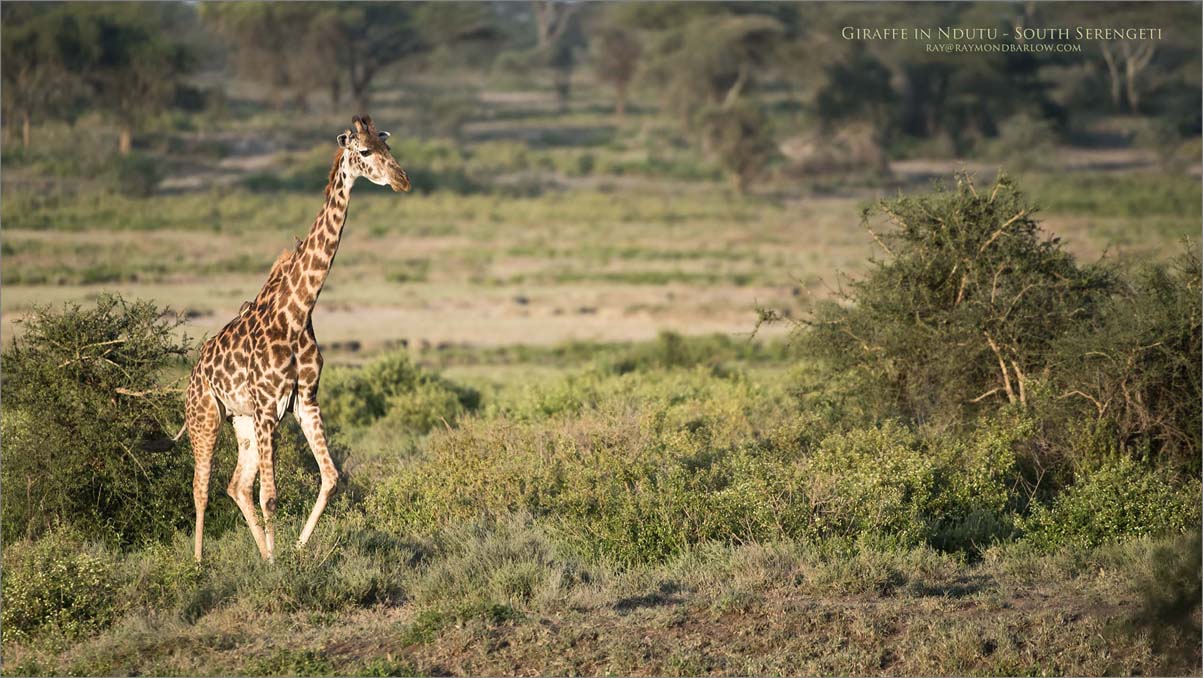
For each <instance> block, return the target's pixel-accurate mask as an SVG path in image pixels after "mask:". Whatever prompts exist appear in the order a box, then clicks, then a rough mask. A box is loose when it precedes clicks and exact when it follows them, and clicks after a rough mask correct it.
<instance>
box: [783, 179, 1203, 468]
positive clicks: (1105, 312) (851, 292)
mask: <svg viewBox="0 0 1203 678" xmlns="http://www.w3.org/2000/svg"><path fill="white" fill-rule="evenodd" d="M1035 211H1036V208H1035V207H1034V206H1033V205H1031V204H1030V203H1029V202H1028V201H1027V200H1026V199H1025V198H1024V196H1023V194H1022V193H1021V192H1020V191H1019V190H1018V189H1017V188H1016V187H1015V186H1014V184H1012V183H1011V182H1010V181H1009V180H1008V179H1007V178H1006V177H1002V178H1000V179H999V181H998V183H996V184H995V185H994V186H993V187H991V188H990V189H989V190H982V191H978V190H977V189H976V188H975V187H974V185H973V183H972V182H971V181H970V180H969V179H968V178H967V177H961V178H960V179H959V180H958V182H957V184H956V186H955V187H954V188H953V189H951V190H942V191H939V192H937V193H935V194H933V195H930V196H923V197H919V198H910V197H904V198H899V199H897V200H891V201H883V202H881V203H880V204H879V205H878V206H877V213H879V214H881V215H884V216H885V217H887V218H888V219H889V220H891V221H892V222H894V224H895V225H896V228H895V229H894V230H892V231H890V232H888V233H883V234H881V235H880V236H878V235H877V234H873V235H874V237H875V238H877V239H878V242H879V243H880V244H881V246H882V248H883V249H884V250H885V252H886V255H887V257H886V259H885V260H884V261H878V262H875V263H874V267H873V268H872V270H871V271H870V272H869V273H868V274H867V275H866V276H864V277H863V278H862V279H859V280H855V281H852V282H851V283H850V285H849V286H848V287H847V288H846V290H845V291H844V293H843V294H842V298H840V299H837V300H833V301H828V302H822V303H820V304H819V305H818V306H817V307H816V309H815V312H814V315H813V318H812V319H811V320H810V321H809V322H807V323H805V324H804V325H803V326H801V328H800V330H799V332H798V334H797V337H798V339H799V340H800V342H799V343H800V344H801V346H802V348H803V350H804V353H805V354H807V355H809V356H813V357H816V358H819V359H821V360H823V361H824V362H825V365H826V367H827V368H828V370H829V371H830V373H833V374H835V375H839V380H838V383H839V384H840V387H841V389H842V393H839V394H837V399H839V400H841V401H843V402H855V403H858V404H859V405H860V406H861V407H864V408H865V410H866V418H867V419H869V420H876V419H879V418H881V417H889V416H898V417H902V418H903V419H904V420H907V421H911V422H929V423H934V424H937V425H941V426H953V427H965V426H972V425H973V422H974V420H975V417H977V416H981V415H989V414H991V413H994V412H998V411H1000V410H1002V409H1005V408H1007V407H1013V408H1018V409H1020V410H1024V411H1028V412H1035V413H1038V415H1039V416H1038V418H1039V419H1040V422H1041V429H1042V431H1043V433H1044V436H1043V437H1042V438H1041V439H1040V440H1039V441H1038V442H1039V444H1040V445H1039V446H1040V447H1041V450H1042V451H1043V452H1044V453H1046V454H1049V455H1052V456H1054V457H1066V456H1069V457H1076V456H1082V455H1085V456H1092V457H1096V458H1097V456H1098V453H1099V452H1101V451H1103V450H1101V449H1099V441H1100V440H1101V439H1102V438H1103V437H1105V438H1106V439H1108V440H1111V441H1113V445H1117V446H1118V448H1119V449H1120V450H1122V451H1125V452H1127V453H1129V454H1137V455H1152V456H1154V457H1156V456H1164V457H1169V458H1171V459H1173V460H1175V461H1176V462H1177V463H1179V464H1181V465H1183V466H1184V467H1185V468H1188V469H1190V470H1193V471H1197V470H1198V468H1199V462H1198V460H1199V455H1200V450H1201V449H1203V446H1201V444H1200V418H1199V408H1198V401H1199V398H1200V378H1201V374H1200V367H1199V365H1200V358H1201V354H1200V339H1201V332H1200V326H1201V322H1200V320H1201V311H1200V304H1199V291H1200V272H1199V259H1198V254H1197V253H1196V252H1194V251H1193V249H1192V248H1193V246H1191V247H1188V248H1187V249H1188V250H1190V251H1189V252H1188V253H1187V254H1186V255H1184V256H1183V257H1182V258H1180V260H1179V261H1178V262H1177V263H1175V264H1174V265H1172V266H1166V265H1165V264H1152V265H1149V266H1147V267H1146V268H1145V269H1144V270H1142V271H1140V272H1138V273H1137V274H1136V275H1134V276H1133V275H1124V274H1123V273H1122V272H1121V271H1120V270H1118V269H1116V267H1113V266H1104V265H1101V264H1098V265H1080V264H1078V263H1077V262H1076V261H1075V260H1074V258H1073V257H1072V256H1071V255H1070V254H1069V253H1068V252H1066V251H1065V249H1064V248H1063V246H1062V244H1061V242H1060V240H1059V239H1058V238H1055V237H1047V236H1045V235H1044V234H1042V232H1041V231H1040V228H1039V225H1038V224H1037V222H1036V221H1035V220H1034V219H1033V218H1032V216H1033V214H1034V213H1035ZM869 215H870V213H869V212H867V213H866V221H867V220H868V217H869ZM871 232H872V231H871ZM1087 423H1089V426H1087ZM1086 429H1090V430H1093V431H1095V432H1096V434H1099V433H1102V434H1105V436H1102V437H1100V435H1095V436H1094V437H1090V436H1088V435H1087V434H1086V433H1085V431H1086ZM1103 449H1106V448H1105V447H1104V448H1103Z"/></svg>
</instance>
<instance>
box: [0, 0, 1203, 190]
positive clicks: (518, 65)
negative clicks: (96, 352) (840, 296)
mask: <svg viewBox="0 0 1203 678" xmlns="http://www.w3.org/2000/svg"><path fill="white" fill-rule="evenodd" d="M1199 20H1200V7H1199V5H1197V4H1190V3H1136V4H1133V3H1106V4H1100V3H1089V4H1083V3H1068V4H1062V3H1051V4H1042V3H1031V2H1027V3H1006V4H1002V3H973V4H971V3H922V4H914V3H899V4H893V5H879V4H859V3H857V4H851V5H847V4H821V3H772V2H756V3H735V2H730V3H727V2H713V3H711V2H707V3H658V2H641V3H613V4H610V3H568V2H552V1H546V0H538V1H534V2H530V3H508V2H494V3H361V2H354V3H352V2H347V3H337V2H336V3H304V2H297V3H270V2H262V3H202V4H175V3H136V4H127V3H113V4H109V3H46V4H43V3H25V2H7V3H5V4H4V7H3V10H2V22H3V26H4V31H3V67H2V70H3V85H4V88H3V113H4V120H5V125H6V127H5V133H6V138H7V139H13V138H14V136H15V135H16V133H17V132H18V130H19V134H20V136H21V139H22V143H23V144H24V145H25V146H28V145H29V144H30V143H32V141H31V134H32V131H31V130H32V127H33V126H34V125H36V124H38V122H39V121H42V120H47V119H67V120H71V119H74V118H76V117H77V116H80V115H81V114H84V113H87V112H91V111H98V112H100V113H102V114H103V115H104V116H105V117H106V118H107V119H108V120H109V121H111V123H112V124H113V125H115V126H116V128H117V129H118V130H119V131H120V134H119V137H118V138H119V142H118V144H119V149H120V151H121V152H122V153H123V154H125V153H128V152H129V150H130V148H131V144H132V139H133V137H134V136H135V135H136V134H137V133H138V132H139V130H140V129H142V128H143V127H144V126H145V125H146V123H147V121H148V120H150V119H152V118H153V117H154V116H156V115H157V114H160V113H162V112H163V111H165V110H169V109H179V110H183V111H218V112H219V114H220V113H221V112H223V111H225V110H226V108H225V107H226V105H227V102H228V101H229V100H230V98H231V94H230V83H231V82H232V81H233V80H234V79H235V77H236V78H237V79H238V80H240V81H242V82H249V83H253V84H255V85H257V86H259V87H260V88H261V89H260V90H259V92H260V93H261V96H262V99H263V104H264V105H266V106H269V107H273V108H276V109H279V110H285V109H287V110H297V111H303V110H306V109H307V108H309V107H312V106H314V105H321V106H326V105H328V104H329V103H332V104H333V105H343V104H350V105H352V106H353V107H354V109H356V110H366V109H367V108H368V107H369V106H370V104H371V97H372V94H373V88H374V86H375V87H378V86H379V84H380V83H381V82H382V81H387V82H390V83H391V82H396V81H398V80H400V81H402V82H404V79H405V78H406V77H409V76H410V75H412V74H418V75H421V76H423V77H427V78H428V77H429V76H430V75H431V74H440V73H443V72H448V73H452V72H454V73H464V72H468V73H472V72H476V73H481V74H484V75H486V76H497V77H498V78H501V77H504V78H505V80H506V82H509V83H514V82H519V83H521V82H522V81H523V79H525V81H526V82H527V83H528V84H529V85H539V86H546V85H547V83H550V84H551V86H552V87H553V88H554V90H555V92H556V95H557V97H558V100H559V102H560V104H561V108H562V109H564V110H566V109H567V105H568V103H569V102H570V101H571V99H572V95H573V84H574V83H576V82H582V81H586V80H587V81H590V82H593V83H597V84H600V85H602V86H604V87H605V88H607V89H608V90H609V91H611V92H612V94H613V100H614V108H615V111H616V112H617V113H619V114H620V115H621V114H622V113H623V112H624V111H626V110H627V103H628V101H629V100H631V99H632V98H633V97H638V98H639V99H638V100H639V101H640V102H643V101H645V100H646V101H648V103H649V104H654V105H656V106H658V107H659V108H660V109H661V110H663V111H664V113H665V114H666V115H668V116H670V117H671V118H673V119H674V120H675V121H677V122H678V123H680V125H681V127H682V129H684V130H688V131H689V132H690V133H693V134H696V135H697V141H698V142H699V144H700V145H701V146H702V147H704V148H706V149H707V150H708V151H711V152H714V153H716V154H717V155H718V156H720V157H721V158H723V162H724V164H725V165H726V166H727V169H728V170H729V171H730V172H731V173H732V174H733V176H734V177H735V178H736V179H737V180H738V182H739V183H740V184H741V185H742V184H744V183H745V182H746V180H747V179H748V178H749V177H751V176H753V175H754V174H755V172H756V171H757V170H758V169H759V167H760V166H761V165H763V163H764V161H765V158H766V156H767V155H769V154H770V153H769V151H770V150H772V149H773V148H775V145H776V143H777V142H780V140H781V138H782V132H789V131H791V130H790V129H789V128H791V127H792V128H798V129H815V130H820V131H821V132H822V133H823V134H830V133H831V132H832V131H833V129H837V128H846V127H847V126H848V125H850V124H855V125H858V126H859V127H858V129H859V130H861V131H860V133H859V134H860V136H861V137H864V138H867V139H869V140H871V142H872V145H873V147H874V148H876V149H878V150H879V151H880V153H879V155H880V158H881V159H880V160H879V163H878V164H879V165H884V163H885V157H886V156H885V153H886V152H887V151H889V150H890V149H894V148H896V147H898V146H899V145H900V144H902V145H905V144H906V143H907V140H929V139H931V140H938V141H939V142H940V143H941V144H942V145H943V147H944V148H947V149H948V150H949V152H954V153H965V152H967V151H969V150H972V149H973V148H975V144H976V143H977V142H978V141H980V140H981V139H991V138H994V137H997V136H998V135H999V134H1000V130H1002V128H1003V125H1004V123H1005V121H1007V120H1009V119H1012V118H1015V117H1020V118H1021V119H1022V120H1025V121H1028V122H1026V123H1025V124H1027V125H1028V126H1029V127H1032V126H1035V127H1036V128H1040V129H1044V128H1050V129H1052V130H1053V131H1054V132H1056V133H1058V134H1061V135H1062V136H1065V135H1069V134H1072V133H1073V132H1074V130H1077V129H1080V125H1079V123H1081V122H1082V121H1083V120H1086V119H1091V118H1094V117H1097V116H1098V115H1099V114H1138V115H1142V116H1150V117H1153V118H1156V119H1157V120H1158V121H1159V124H1160V125H1161V128H1162V129H1161V133H1162V135H1163V136H1164V135H1167V134H1168V135H1171V136H1174V137H1176V138H1182V137H1189V136H1194V135H1197V134H1198V133H1199V130H1200V106H1199V99H1200V85H1199V83H1200V71H1201V68H1200V41H1199V35H1198V31H1195V30H1189V29H1188V28H1187V27H1190V26H1197V25H1198V23H1199ZM1114 26H1138V27H1145V28H1149V29H1156V32H1157V35H1158V36H1159V37H1158V38H1156V39H1146V40H1140V39H1137V40H1128V39H1123V38H1122V36H1123V35H1126V34H1124V33H1116V34H1115V35H1117V36H1120V37H1119V38H1117V39H1093V40H1088V41H1085V42H1083V43H1082V49H1081V50H1080V51H1074V52H1061V51H1055V50H1053V51H1047V52H1039V53H1034V52H1026V51H999V52H994V53H986V54H972V55H949V54H939V53H932V52H929V51H928V50H926V49H925V45H924V42H923V41H922V40H916V39H907V40H901V39H898V40H895V39H882V40H876V39H871V40H862V39H857V38H856V37H855V36H857V35H870V36H871V35H875V34H876V32H879V31H882V30H885V29H896V28H898V27H911V28H912V29H914V28H919V27H925V28H928V29H931V28H940V27H964V28H974V29H983V30H989V31H990V33H991V34H995V33H996V34H997V35H999V36H1000V37H999V38H998V39H997V40H998V41H1001V42H1008V41H1011V42H1013V41H1022V40H1023V39H1024V38H1025V36H1027V35H1032V34H1033V32H1032V30H1030V29H1032V28H1058V27H1062V28H1063V27H1099V28H1105V27H1114ZM849 29H851V30H849ZM1095 33H1096V34H1098V35H1112V33H1101V32H1097V31H1096V32H1095ZM849 34H851V35H853V36H854V37H853V39H848V38H847V37H846V36H847V35H849ZM911 34H912V35H914V34H915V31H914V30H912V31H911ZM1049 35H1050V36H1053V37H1050V39H1059V38H1055V35H1054V34H1053V33H1049ZM781 121H784V122H781ZM800 121H801V122H800ZM1031 121H1035V122H1031ZM782 128H784V129H782Z"/></svg>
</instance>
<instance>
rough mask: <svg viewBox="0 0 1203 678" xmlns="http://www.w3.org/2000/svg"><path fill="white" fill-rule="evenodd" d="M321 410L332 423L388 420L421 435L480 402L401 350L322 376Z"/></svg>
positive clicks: (350, 424) (359, 424)
mask: <svg viewBox="0 0 1203 678" xmlns="http://www.w3.org/2000/svg"><path fill="white" fill-rule="evenodd" d="M321 388H322V391H321V403H322V413H323V415H324V416H325V417H327V418H328V420H329V421H331V422H332V423H334V424H336V425H342V426H348V427H362V426H367V425H370V424H372V423H374V422H376V421H377V420H380V419H383V418H386V417H387V418H389V419H390V420H392V421H393V422H394V423H398V424H400V425H402V426H406V427H409V428H411V429H412V430H413V431H414V432H416V433H426V432H427V431H429V430H430V429H432V428H434V427H435V426H437V425H450V424H452V423H454V422H455V421H456V420H457V419H458V418H459V417H461V416H462V415H463V414H464V413H466V412H470V411H472V410H475V409H476V408H477V407H479V405H480V394H479V393H477V392H476V391H475V390H473V389H470V388H466V387H462V386H457V385H455V384H452V383H451V382H448V381H446V380H444V379H442V378H440V377H438V376H436V375H433V374H430V373H428V372H425V371H423V370H421V369H419V368H417V367H415V366H414V365H413V363H412V362H410V359H409V355H408V354H407V353H405V352H404V351H398V352H394V353H389V354H387V355H384V356H382V357H380V358H377V359H376V360H374V361H372V362H370V363H368V364H367V365H364V366H363V367H359V368H334V369H330V370H327V371H326V372H325V374H324V375H323V377H322V386H321Z"/></svg>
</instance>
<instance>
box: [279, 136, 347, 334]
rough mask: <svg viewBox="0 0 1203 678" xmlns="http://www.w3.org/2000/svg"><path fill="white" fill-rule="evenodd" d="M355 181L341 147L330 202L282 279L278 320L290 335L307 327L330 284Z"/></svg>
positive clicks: (328, 192) (332, 175)
mask: <svg viewBox="0 0 1203 678" xmlns="http://www.w3.org/2000/svg"><path fill="white" fill-rule="evenodd" d="M352 183H354V178H353V177H351V176H350V175H349V173H348V172H347V169H346V165H345V163H344V162H343V151H342V150H340V151H339V152H338V155H336V156H335V158H334V167H333V168H331V170H330V181H329V182H328V183H327V184H326V204H325V205H324V206H323V207H322V211H321V213H320V214H318V216H317V219H315V220H314V222H313V226H311V227H310V228H309V234H308V235H307V236H305V239H304V240H302V241H301V244H300V245H298V246H297V250H296V252H294V253H293V255H292V262H291V264H290V270H289V271H288V275H287V277H286V278H284V279H283V280H282V281H281V290H280V291H281V295H280V297H279V300H280V303H278V304H277V308H276V312H277V323H278V324H279V325H282V326H284V327H285V328H287V331H288V333H289V334H290V335H295V334H299V333H300V332H301V331H302V330H304V329H305V326H306V325H307V324H308V322H309V314H310V313H311V312H312V311H313V307H314V305H315V304H316V303H317V298H318V295H319V294H321V292H322V286H323V285H325V284H326V276H328V275H329V274H330V267H331V265H333V264H334V255H335V254H337V253H338V244H339V241H340V240H341V239H342V232H343V224H345V223H346V221H347V207H348V203H349V202H350V200H351V185H352Z"/></svg>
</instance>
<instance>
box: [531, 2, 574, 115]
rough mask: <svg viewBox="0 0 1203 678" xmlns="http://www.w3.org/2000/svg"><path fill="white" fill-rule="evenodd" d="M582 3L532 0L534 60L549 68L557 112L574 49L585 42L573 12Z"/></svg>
mask: <svg viewBox="0 0 1203 678" xmlns="http://www.w3.org/2000/svg"><path fill="white" fill-rule="evenodd" d="M582 7H584V5H583V4H582V3H572V2H560V1H558V0H532V2H531V11H532V12H533V14H534V19H535V50H534V55H533V56H534V59H533V61H534V63H536V64H539V65H541V66H543V67H546V68H549V69H551V74H552V86H553V87H554V88H555V91H556V101H557V103H558V105H559V109H560V111H561V112H563V111H565V110H567V108H568V98H569V96H570V95H571V93H572V72H573V70H574V69H575V68H576V52H577V49H578V47H580V46H581V45H582V44H583V43H584V42H585V36H584V33H582V31H581V30H580V23H579V22H578V21H576V15H577V13H578V10H580V9H581V8H582Z"/></svg>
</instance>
